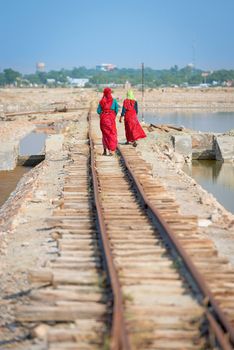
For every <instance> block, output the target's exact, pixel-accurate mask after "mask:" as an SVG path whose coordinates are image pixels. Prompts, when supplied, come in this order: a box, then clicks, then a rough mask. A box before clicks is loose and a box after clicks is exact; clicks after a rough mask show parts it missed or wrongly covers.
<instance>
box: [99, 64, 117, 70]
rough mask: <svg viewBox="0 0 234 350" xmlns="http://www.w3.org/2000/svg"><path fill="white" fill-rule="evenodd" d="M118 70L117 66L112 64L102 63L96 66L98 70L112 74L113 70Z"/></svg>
mask: <svg viewBox="0 0 234 350" xmlns="http://www.w3.org/2000/svg"><path fill="white" fill-rule="evenodd" d="M115 68H116V66H115V65H114V64H112V63H102V64H100V65H98V66H96V70H100V71H103V72H110V71H112V70H114V69H115Z"/></svg>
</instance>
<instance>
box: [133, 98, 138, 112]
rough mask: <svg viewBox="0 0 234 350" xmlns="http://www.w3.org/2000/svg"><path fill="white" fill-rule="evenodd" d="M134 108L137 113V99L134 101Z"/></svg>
mask: <svg viewBox="0 0 234 350" xmlns="http://www.w3.org/2000/svg"><path fill="white" fill-rule="evenodd" d="M134 108H135V111H136V114H138V104H137V101H135V104H134Z"/></svg>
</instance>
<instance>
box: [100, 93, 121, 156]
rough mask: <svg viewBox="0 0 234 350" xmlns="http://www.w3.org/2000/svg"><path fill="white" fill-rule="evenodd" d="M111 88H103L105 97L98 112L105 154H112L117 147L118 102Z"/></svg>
mask: <svg viewBox="0 0 234 350" xmlns="http://www.w3.org/2000/svg"><path fill="white" fill-rule="evenodd" d="M111 93H112V91H111V89H110V88H105V89H104V90H103V97H102V99H101V101H100V102H99V105H98V108H97V113H98V114H99V115H100V129H101V131H102V144H103V155H108V154H107V152H108V151H109V155H110V156H112V155H113V154H114V152H115V150H116V147H117V143H118V141H117V129H116V123H115V119H116V115H117V113H118V108H119V106H118V103H117V101H116V100H115V99H113V97H112V95H111Z"/></svg>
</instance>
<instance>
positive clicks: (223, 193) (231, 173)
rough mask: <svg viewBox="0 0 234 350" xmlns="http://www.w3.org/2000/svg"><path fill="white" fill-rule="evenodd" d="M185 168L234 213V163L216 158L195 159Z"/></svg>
mask: <svg viewBox="0 0 234 350" xmlns="http://www.w3.org/2000/svg"><path fill="white" fill-rule="evenodd" d="M183 170H184V171H185V172H186V173H187V174H188V175H189V176H191V177H193V178H194V179H195V180H196V181H197V182H198V183H199V184H200V185H201V186H202V187H203V188H204V189H206V190H207V191H208V192H210V193H212V194H213V195H214V197H216V198H217V200H218V201H219V202H220V203H221V204H222V205H223V206H224V207H225V208H226V209H227V210H229V211H230V212H232V213H234V200H233V198H234V164H233V163H222V162H219V161H215V160H200V161H199V160H194V161H193V162H192V164H191V165H185V166H184V168H183Z"/></svg>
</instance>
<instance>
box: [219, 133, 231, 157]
mask: <svg viewBox="0 0 234 350" xmlns="http://www.w3.org/2000/svg"><path fill="white" fill-rule="evenodd" d="M215 155H216V160H222V161H234V136H229V135H220V136H217V137H216V138H215Z"/></svg>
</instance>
